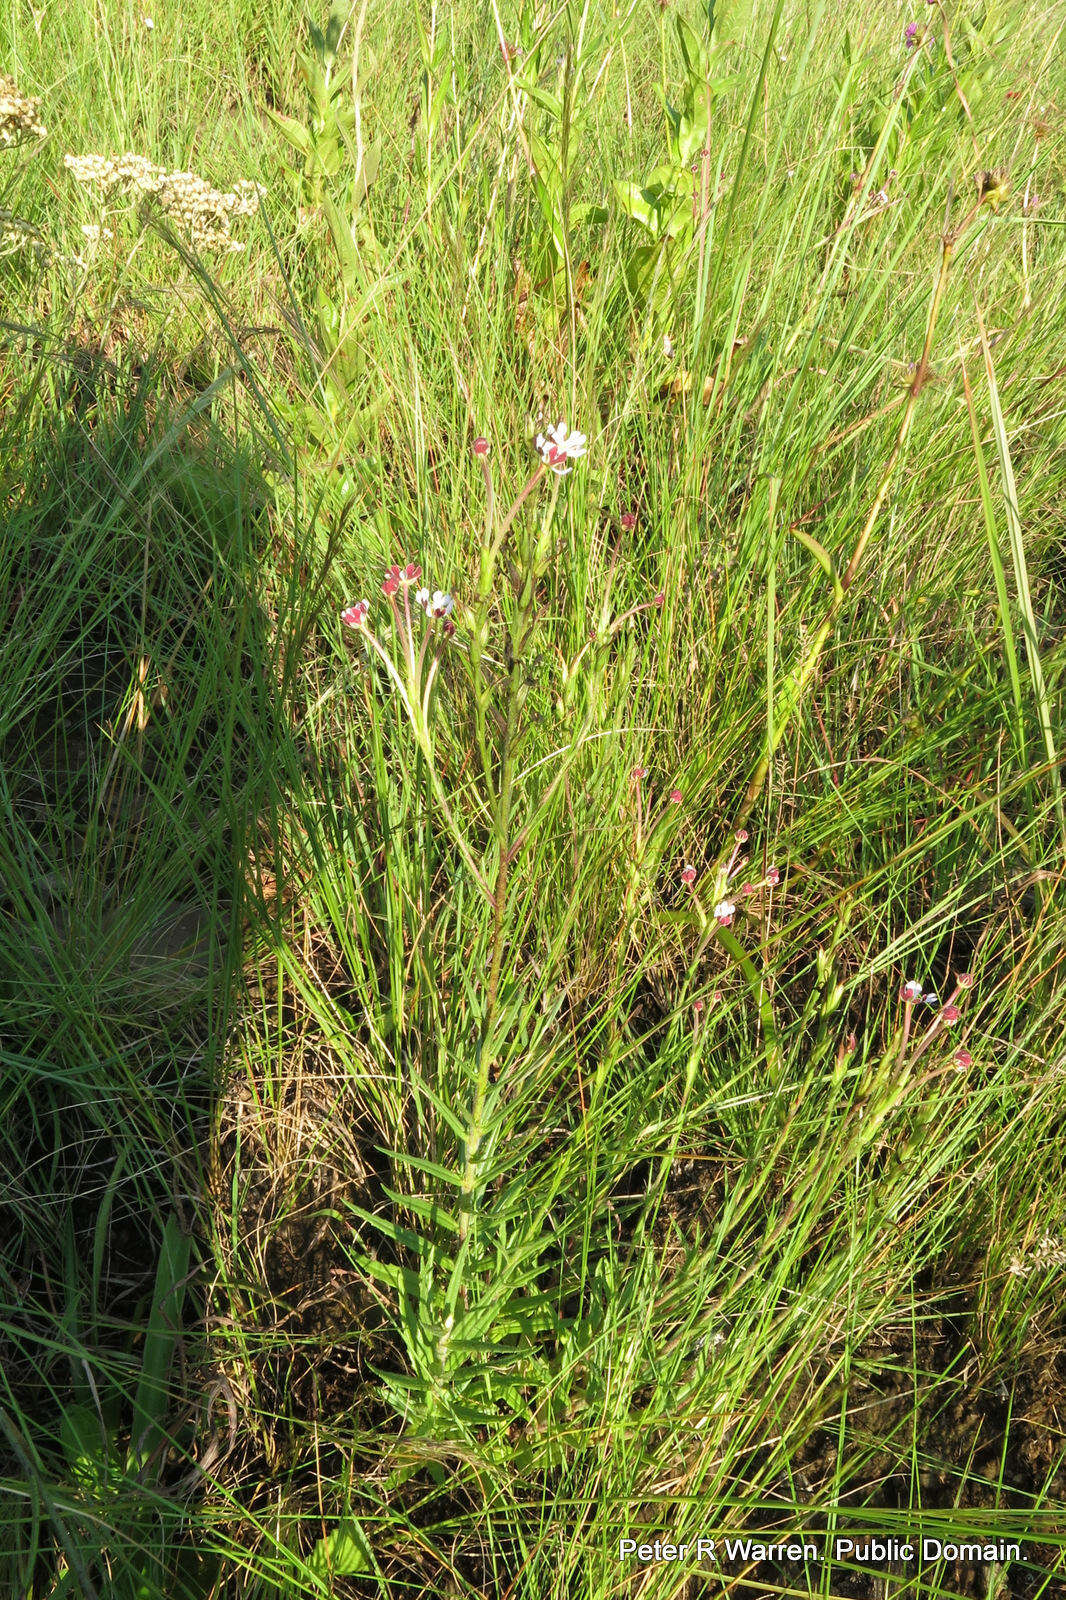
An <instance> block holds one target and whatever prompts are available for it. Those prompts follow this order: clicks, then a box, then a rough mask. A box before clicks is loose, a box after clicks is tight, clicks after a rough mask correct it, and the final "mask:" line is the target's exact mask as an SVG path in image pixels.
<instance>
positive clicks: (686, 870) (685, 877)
mask: <svg viewBox="0 0 1066 1600" xmlns="http://www.w3.org/2000/svg"><path fill="white" fill-rule="evenodd" d="M695 881H696V869H695V867H689V866H684V867H682V869H681V882H682V883H695Z"/></svg>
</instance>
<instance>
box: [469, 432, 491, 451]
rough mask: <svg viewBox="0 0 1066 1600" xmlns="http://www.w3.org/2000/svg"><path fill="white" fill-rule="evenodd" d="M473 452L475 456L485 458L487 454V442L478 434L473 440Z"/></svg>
mask: <svg viewBox="0 0 1066 1600" xmlns="http://www.w3.org/2000/svg"><path fill="white" fill-rule="evenodd" d="M473 450H474V454H475V455H476V456H487V455H488V453H489V441H488V440H487V439H485V438H483V437H482V436H481V435H480V434H479V435H478V437H477V438H476V439H475V440H474V444H473Z"/></svg>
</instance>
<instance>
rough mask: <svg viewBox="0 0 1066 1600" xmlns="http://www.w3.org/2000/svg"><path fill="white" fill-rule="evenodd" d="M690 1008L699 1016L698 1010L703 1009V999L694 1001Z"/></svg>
mask: <svg viewBox="0 0 1066 1600" xmlns="http://www.w3.org/2000/svg"><path fill="white" fill-rule="evenodd" d="M692 1009H693V1011H695V1013H696V1015H697V1016H699V1014H700V1012H701V1011H702V1010H703V1001H702V1000H697V1001H695V1003H694V1004H693V1007H692Z"/></svg>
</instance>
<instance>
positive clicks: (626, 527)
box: [618, 511, 637, 533]
mask: <svg viewBox="0 0 1066 1600" xmlns="http://www.w3.org/2000/svg"><path fill="white" fill-rule="evenodd" d="M618 520H619V522H620V523H621V524H622V530H623V532H624V533H632V531H633V529H634V528H635V527H636V525H637V516H636V512H635V511H623V512H622V515H621V516H620V517H619V519H618Z"/></svg>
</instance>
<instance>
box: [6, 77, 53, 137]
mask: <svg viewBox="0 0 1066 1600" xmlns="http://www.w3.org/2000/svg"><path fill="white" fill-rule="evenodd" d="M40 110H41V102H40V100H37V99H31V97H30V96H29V95H25V94H23V93H22V91H21V89H19V87H18V85H17V84H16V82H15V80H14V79H13V78H5V77H4V76H3V75H2V74H0V144H17V143H19V141H20V140H21V139H23V138H24V137H27V136H28V137H30V138H33V139H43V138H44V137H45V134H46V132H47V129H46V128H45V127H44V126H43V125H42V123H41V118H40V114H39V113H40Z"/></svg>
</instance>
